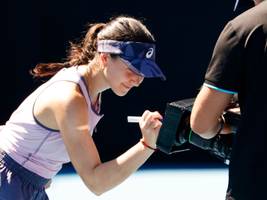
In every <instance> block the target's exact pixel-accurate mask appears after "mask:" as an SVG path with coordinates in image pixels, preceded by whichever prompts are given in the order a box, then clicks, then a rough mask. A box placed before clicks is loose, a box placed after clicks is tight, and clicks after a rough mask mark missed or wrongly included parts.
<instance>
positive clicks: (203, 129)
mask: <svg viewBox="0 0 267 200" xmlns="http://www.w3.org/2000/svg"><path fill="white" fill-rule="evenodd" d="M190 127H191V129H192V131H194V132H195V133H196V134H198V135H200V136H202V137H204V136H205V135H206V134H207V133H208V132H209V129H210V126H209V124H208V123H207V120H202V119H201V118H199V117H197V116H194V115H192V116H191V117H190Z"/></svg>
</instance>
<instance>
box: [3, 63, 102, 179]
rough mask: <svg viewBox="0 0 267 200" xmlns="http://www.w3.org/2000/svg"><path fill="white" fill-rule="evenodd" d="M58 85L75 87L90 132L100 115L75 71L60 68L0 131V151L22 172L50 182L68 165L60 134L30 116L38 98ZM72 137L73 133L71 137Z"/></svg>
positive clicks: (73, 68)
mask: <svg viewBox="0 0 267 200" xmlns="http://www.w3.org/2000/svg"><path fill="white" fill-rule="evenodd" d="M58 81H70V82H74V83H77V84H78V85H79V87H80V90H81V91H82V94H83V96H84V98H85V99H86V102H87V105H88V113H89V116H90V117H89V121H88V124H89V127H91V130H92V131H91V132H90V133H88V134H91V135H92V134H93V130H94V128H95V126H96V124H97V123H98V121H99V120H100V119H101V117H102V116H103V115H99V111H98V112H97V111H95V110H94V108H93V106H92V102H91V99H90V96H89V91H88V90H87V87H86V83H85V80H84V79H83V77H82V76H81V75H80V74H79V72H78V70H77V67H70V68H64V69H62V70H60V71H59V72H58V73H57V74H56V75H54V76H53V77H52V78H51V79H50V80H48V81H47V82H46V83H44V84H43V85H41V86H40V87H39V88H37V89H36V90H35V91H34V92H33V93H32V94H31V95H30V96H28V97H27V98H26V99H25V100H24V101H23V102H22V103H21V105H20V106H19V107H18V108H17V109H16V110H15V111H14V112H13V113H12V115H11V117H10V119H9V120H8V121H7V122H6V124H5V126H3V127H1V129H0V131H1V132H0V149H2V150H4V151H5V152H6V153H7V154H8V155H9V156H10V157H11V158H13V159H14V160H15V161H16V162H18V163H19V164H20V165H22V166H23V167H25V168H26V169H28V170H30V171H32V172H34V173H36V174H38V175H40V176H42V177H44V178H52V177H53V176H55V175H56V174H57V173H58V171H59V170H60V169H61V167H62V164H64V163H67V162H69V161H70V158H69V156H68V153H67V150H66V148H65V145H64V142H63V140H62V137H61V134H60V132H59V131H58V130H54V129H51V128H48V127H45V126H44V125H42V124H41V123H40V122H38V120H37V119H36V118H35V116H34V115H33V108H34V104H35V101H36V99H37V98H38V96H39V95H40V94H41V93H42V92H43V91H44V90H45V89H46V88H48V87H50V86H51V85H53V84H54V83H55V82H58ZM73 134H75V133H73Z"/></svg>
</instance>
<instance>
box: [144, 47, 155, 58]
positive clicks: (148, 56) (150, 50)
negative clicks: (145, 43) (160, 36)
mask: <svg viewBox="0 0 267 200" xmlns="http://www.w3.org/2000/svg"><path fill="white" fill-rule="evenodd" d="M153 53H154V49H153V48H149V49H148V51H147V52H146V58H151V57H152V56H153Z"/></svg>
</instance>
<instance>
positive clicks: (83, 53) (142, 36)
mask: <svg viewBox="0 0 267 200" xmlns="http://www.w3.org/2000/svg"><path fill="white" fill-rule="evenodd" d="M98 40H118V41H135V42H147V43H153V42H155V40H154V37H153V35H152V34H151V33H150V32H149V31H148V29H147V28H146V27H145V25H144V24H143V23H142V22H141V21H140V20H137V19H135V18H132V17H125V16H120V17H116V18H113V19H111V20H110V21H109V22H108V23H106V24H105V23H97V24H91V25H90V26H89V28H88V31H87V33H86V35H85V37H84V38H83V39H82V40H81V41H80V42H77V43H73V42H70V48H69V49H68V51H67V52H68V55H67V58H66V62H62V63H40V64H37V65H36V67H35V68H34V69H33V70H32V71H31V74H32V75H33V76H34V77H37V78H38V77H39V78H42V77H51V76H53V75H54V74H56V73H57V72H58V71H59V70H60V69H62V68H68V67H71V66H75V65H84V64H88V63H89V62H90V60H92V59H93V58H94V57H95V55H96V54H97V41H98Z"/></svg>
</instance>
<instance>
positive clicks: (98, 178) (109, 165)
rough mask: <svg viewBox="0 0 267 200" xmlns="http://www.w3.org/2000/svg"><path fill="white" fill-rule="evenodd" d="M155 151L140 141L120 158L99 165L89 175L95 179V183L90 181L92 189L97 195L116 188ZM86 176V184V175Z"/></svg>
mask: <svg viewBox="0 0 267 200" xmlns="http://www.w3.org/2000/svg"><path fill="white" fill-rule="evenodd" d="M153 152H154V151H153V150H151V149H149V148H147V147H145V146H144V145H143V144H142V143H141V142H138V143H137V144H136V145H135V146H133V147H132V148H131V149H129V150H128V151H126V152H125V153H124V154H122V155H121V156H119V157H118V158H116V159H114V160H111V161H108V162H105V163H102V164H100V165H98V166H97V167H96V168H95V169H94V171H93V173H92V174H90V177H88V179H90V180H92V179H93V180H94V181H93V184H92V181H90V183H91V185H90V186H89V187H90V189H91V190H92V191H93V192H94V193H95V194H96V195H100V194H102V193H104V192H106V191H108V190H110V189H112V188H114V187H115V186H117V185H118V184H120V183H121V182H123V181H124V180H125V179H126V178H127V177H129V176H130V175H131V174H132V173H133V172H135V171H136V170H137V169H138V168H139V167H140V166H141V165H142V164H143V163H144V162H145V161H146V160H147V159H148V158H149V157H150V156H151V155H152V153H153ZM92 176H93V177H92ZM84 178H85V180H84V182H85V184H86V177H84Z"/></svg>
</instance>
